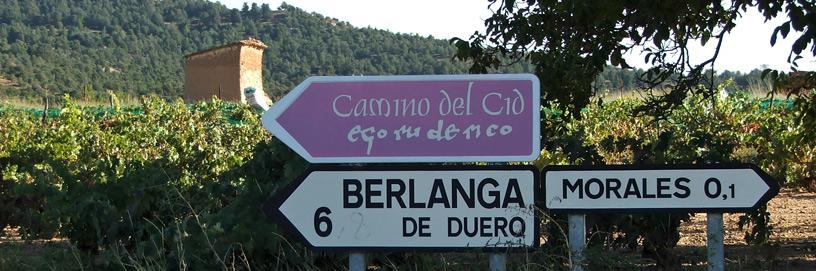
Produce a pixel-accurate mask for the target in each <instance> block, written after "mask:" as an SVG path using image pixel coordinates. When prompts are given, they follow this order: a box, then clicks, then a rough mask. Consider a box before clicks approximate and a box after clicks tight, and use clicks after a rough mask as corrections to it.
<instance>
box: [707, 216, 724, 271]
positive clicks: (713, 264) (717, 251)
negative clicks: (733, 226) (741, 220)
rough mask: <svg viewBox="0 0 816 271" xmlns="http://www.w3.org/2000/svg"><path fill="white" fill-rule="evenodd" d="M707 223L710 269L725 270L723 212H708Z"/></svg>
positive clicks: (709, 270) (715, 270)
mask: <svg viewBox="0 0 816 271" xmlns="http://www.w3.org/2000/svg"><path fill="white" fill-rule="evenodd" d="M706 224H707V225H706V228H707V231H708V236H707V240H708V271H722V270H725V253H724V252H725V247H724V245H723V239H724V238H723V237H724V236H725V230H724V229H723V215H722V213H708V214H706Z"/></svg>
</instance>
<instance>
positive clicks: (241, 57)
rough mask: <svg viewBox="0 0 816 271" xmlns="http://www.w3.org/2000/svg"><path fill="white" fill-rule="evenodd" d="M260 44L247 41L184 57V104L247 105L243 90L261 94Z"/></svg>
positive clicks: (254, 41)
mask: <svg viewBox="0 0 816 271" xmlns="http://www.w3.org/2000/svg"><path fill="white" fill-rule="evenodd" d="M264 48H266V45H264V44H263V43H262V42H260V41H258V40H255V39H251V38H250V39H246V40H242V41H239V42H234V43H230V44H227V45H224V46H221V47H216V48H212V49H208V50H204V51H200V52H196V53H192V54H190V55H187V56H186V57H185V63H184V101H186V102H194V101H198V100H209V99H210V98H212V97H213V96H216V97H219V98H221V99H222V100H225V101H231V102H237V103H243V102H246V97H245V95H244V89H245V88H247V87H254V88H255V89H256V90H257V91H259V92H260V93H263V65H262V64H263V49H264Z"/></svg>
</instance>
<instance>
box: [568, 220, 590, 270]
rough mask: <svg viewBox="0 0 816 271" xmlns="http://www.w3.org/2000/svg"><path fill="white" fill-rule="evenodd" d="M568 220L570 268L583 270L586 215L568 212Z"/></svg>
mask: <svg viewBox="0 0 816 271" xmlns="http://www.w3.org/2000/svg"><path fill="white" fill-rule="evenodd" d="M568 220H569V246H570V266H571V268H570V270H572V271H583V270H584V247H586V215H583V214H570V215H569V216H568Z"/></svg>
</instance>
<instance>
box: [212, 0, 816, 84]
mask: <svg viewBox="0 0 816 271" xmlns="http://www.w3.org/2000/svg"><path fill="white" fill-rule="evenodd" d="M211 1H212V0H211ZM216 1H218V2H221V3H223V4H224V5H226V6H227V7H230V8H241V6H242V5H243V3H244V2H246V0H216ZM255 2H256V3H258V4H259V5H260V4H262V3H266V4H269V5H270V6H271V7H272V8H273V9H275V8H277V7H278V6H280V5H281V3H282V2H283V1H279V0H257V1H255ZM286 3H287V4H289V5H292V6H296V7H298V8H301V9H303V10H305V11H308V12H316V13H319V14H322V15H324V16H328V17H333V18H337V19H339V20H341V21H346V22H349V23H351V24H352V25H353V26H356V27H372V28H377V29H384V30H389V31H392V32H396V33H411V34H418V35H421V36H428V35H430V36H433V37H436V38H440V39H450V38H453V37H459V38H463V39H467V38H468V37H470V36H471V35H472V34H473V33H474V32H476V31H480V32H484V29H485V27H484V20H485V19H487V18H488V17H490V14H491V12H490V10H489V9H488V7H487V5H488V1H486V0H343V1H340V0H288V1H286ZM784 21H785V20H784V18H775V19H774V20H772V21H768V22H764V18H762V16H761V15H760V14H759V13H758V12H755V11H753V12H746V13H745V14H743V16H742V17H741V18H739V19H737V22H736V24H737V26H736V28H735V29H734V30H733V31H732V32H731V33H730V34H728V35H727V36H726V38H725V39H724V40H723V45H722V48H721V49H720V55H719V57H718V58H717V61H716V62H715V69H716V70H731V71H741V72H749V71H751V70H752V69H759V68H762V67H763V65H767V67H769V68H774V69H780V70H786V71H787V70H790V64H788V63H787V56H788V53H789V52H790V48H791V45H792V44H793V41H794V39H793V35H789V36H788V38H787V39H782V38H781V37H779V38H778V39H777V43H776V45H775V46H773V47H772V46H771V45H770V37H771V33H773V29H774V28H775V27H776V26H778V25H780V24H781V23H783V22H784ZM715 45H716V44H715V42H712V41H710V42H709V44H707V46H706V47H702V46H699V44H697V45H694V46H691V47H690V49H689V50H690V52H691V53H690V54H691V55H692V60H694V61H695V62H694V63H699V62H701V61H703V60H705V59H708V58H709V57H711V56H712V55H713V53H714V48H715ZM803 56H806V57H805V58H804V59H802V60H799V62H798V64H799V69H800V70H816V58H814V57H813V56H811V55H810V54H805V55H803ZM626 59H627V62H628V63H629V64H630V65H633V66H635V67H639V68H648V67H649V66H648V65H646V64H645V63H644V62H643V56H642V55H640V54H639V52H634V53H632V54H630V55H628V56H626Z"/></svg>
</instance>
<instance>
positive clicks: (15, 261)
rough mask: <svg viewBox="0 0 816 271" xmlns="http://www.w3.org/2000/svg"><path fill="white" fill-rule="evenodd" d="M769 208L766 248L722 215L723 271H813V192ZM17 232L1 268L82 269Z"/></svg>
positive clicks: (60, 247) (683, 241)
mask: <svg viewBox="0 0 816 271" xmlns="http://www.w3.org/2000/svg"><path fill="white" fill-rule="evenodd" d="M768 210H769V211H770V212H771V226H773V233H772V235H771V242H770V243H771V245H770V246H768V247H764V248H756V247H749V246H747V245H746V243H745V241H744V238H743V236H744V234H745V230H743V231H740V230H739V229H738V228H737V221H739V217H740V214H726V215H724V220H725V221H724V222H725V223H724V224H725V227H726V229H725V232H726V238H725V257H726V270H792V271H805V270H807V271H816V193H812V192H805V191H794V190H783V191H782V192H780V193H779V195H778V196H777V197H775V198H774V199H772V200H771V201H770V203H769V205H768ZM7 230H9V229H7ZM680 231H681V237H680V242H679V243H678V247H677V248H676V252H677V253H678V254H679V255H680V260H681V262H683V269H684V270H706V215H705V214H697V215H695V216H693V217H692V219H691V221H688V222H685V223H683V224H682V225H681V229H680ZM15 233H16V232H7V236H6V237H4V238H0V254H2V255H5V256H0V270H14V269H17V267H20V266H25V267H27V268H25V269H29V270H41V269H48V268H47V267H49V268H53V267H54V266H62V267H65V266H72V267H79V268H81V267H82V266H81V263H78V261H77V260H76V258H75V255H76V254H75V251H73V250H72V249H71V246H70V245H68V243H67V240H48V241H42V242H25V241H21V240H19V238H16V236H15V235H16V234H15ZM8 235H10V236H8ZM627 254H629V256H628V257H626V258H627V259H628V260H630V261H632V262H633V263H635V264H636V266H641V269H644V270H652V269H654V262H652V261H651V260H649V259H645V258H642V257H640V256H639V253H634V252H631V253H627ZM78 264H79V265H78ZM67 269H71V268H67Z"/></svg>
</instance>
